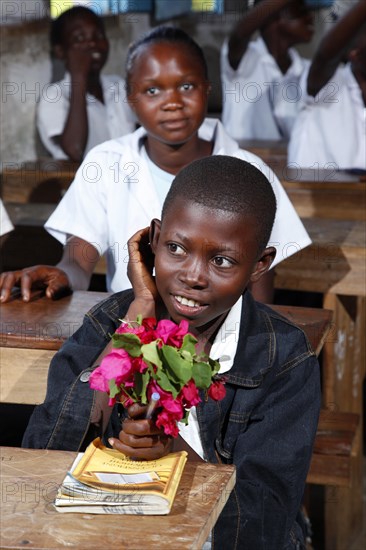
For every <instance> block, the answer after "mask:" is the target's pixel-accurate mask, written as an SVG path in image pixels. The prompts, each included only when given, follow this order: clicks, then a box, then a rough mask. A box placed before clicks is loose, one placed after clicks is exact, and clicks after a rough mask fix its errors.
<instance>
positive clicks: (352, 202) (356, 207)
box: [264, 156, 366, 221]
mask: <svg viewBox="0 0 366 550" xmlns="http://www.w3.org/2000/svg"><path fill="white" fill-rule="evenodd" d="M264 160H266V159H265V158H264ZM267 160H268V162H267V164H269V165H270V166H271V168H272V169H273V170H274V172H275V173H276V175H277V176H278V178H279V180H280V181H281V183H282V185H283V187H284V188H285V190H286V192H287V194H288V196H289V198H290V200H291V202H292V204H293V205H294V207H295V208H296V211H297V213H298V214H299V216H300V217H301V218H310V217H313V218H330V219H339V220H362V221H365V220H366V180H365V179H364V178H361V176H359V175H354V174H350V173H348V172H346V171H344V170H339V171H335V170H330V169H329V170H310V169H304V168H290V167H287V166H284V164H283V162H282V160H281V159H278V158H277V159H276V157H275V156H272V158H268V159H267Z"/></svg>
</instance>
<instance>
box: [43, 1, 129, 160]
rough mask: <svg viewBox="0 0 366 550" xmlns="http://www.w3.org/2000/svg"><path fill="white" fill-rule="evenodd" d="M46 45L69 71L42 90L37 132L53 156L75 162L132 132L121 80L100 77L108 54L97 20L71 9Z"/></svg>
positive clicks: (54, 24)
mask: <svg viewBox="0 0 366 550" xmlns="http://www.w3.org/2000/svg"><path fill="white" fill-rule="evenodd" d="M50 42H51V47H52V53H53V55H54V56H55V57H56V58H58V59H61V60H62V61H63V62H64V63H65V67H66V71H67V72H66V76H65V77H64V79H63V80H61V81H60V82H54V83H52V84H49V85H48V86H47V87H46V88H45V89H44V90H43V93H42V95H41V98H40V102H39V105H38V110H37V128H38V132H39V135H40V138H41V140H42V142H43V144H44V146H45V147H46V149H47V150H48V151H49V152H50V153H51V155H52V156H53V157H54V158H57V159H65V158H70V159H71V160H74V161H77V162H79V161H81V160H82V159H83V158H84V156H85V155H86V153H87V152H88V151H90V149H92V147H95V145H98V144H99V143H102V142H103V141H106V140H109V139H111V138H115V137H120V136H122V135H124V134H128V133H129V132H132V131H133V130H134V129H135V127H136V125H135V119H134V116H133V113H132V111H131V109H130V108H129V106H128V103H127V100H126V91H125V83H124V80H123V79H122V78H120V77H119V76H116V75H108V76H106V75H102V74H101V70H102V69H103V67H104V65H105V63H106V61H107V57H108V51H109V43H108V39H107V37H106V35H105V30H104V24H103V19H102V18H101V17H99V16H98V15H97V14H96V13H94V12H93V11H92V10H90V9H88V8H86V7H83V6H76V7H74V8H71V9H70V10H67V11H65V12H63V13H62V14H61V15H60V16H59V17H58V18H57V19H55V20H54V21H53V22H52V27H51V33H50Z"/></svg>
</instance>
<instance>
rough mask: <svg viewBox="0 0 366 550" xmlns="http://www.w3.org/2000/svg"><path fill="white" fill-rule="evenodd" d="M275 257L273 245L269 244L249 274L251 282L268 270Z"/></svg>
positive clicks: (257, 279) (254, 281)
mask: <svg viewBox="0 0 366 550" xmlns="http://www.w3.org/2000/svg"><path fill="white" fill-rule="evenodd" d="M275 257H276V249H275V248H274V247H273V246H269V247H268V248H266V249H265V250H264V252H263V253H262V255H261V257H260V258H259V260H258V261H257V262H256V264H255V266H254V270H253V271H252V274H251V276H250V282H251V283H256V282H257V281H259V279H260V278H261V277H262V276H263V275H264V274H265V273H267V271H269V269H270V267H271V265H272V263H273V260H274V259H275Z"/></svg>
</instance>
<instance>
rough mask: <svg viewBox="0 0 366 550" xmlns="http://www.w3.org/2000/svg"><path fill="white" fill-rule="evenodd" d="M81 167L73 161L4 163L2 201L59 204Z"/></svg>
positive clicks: (46, 160)
mask: <svg viewBox="0 0 366 550" xmlns="http://www.w3.org/2000/svg"><path fill="white" fill-rule="evenodd" d="M78 167H79V164H78V163H76V162H73V161H71V160H56V159H52V158H41V159H38V160H35V161H27V162H24V163H20V164H19V163H4V164H3V166H2V174H1V191H2V199H3V201H4V202H5V203H6V202H19V203H26V202H41V203H42V202H47V203H57V202H59V200H60V199H61V197H62V195H63V193H64V192H65V191H66V190H67V189H68V187H69V186H70V183H71V182H72V180H73V179H74V176H75V172H76V170H77V169H78Z"/></svg>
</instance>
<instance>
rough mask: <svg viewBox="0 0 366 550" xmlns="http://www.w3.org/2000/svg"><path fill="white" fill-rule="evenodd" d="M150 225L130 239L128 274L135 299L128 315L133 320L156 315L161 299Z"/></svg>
mask: <svg viewBox="0 0 366 550" xmlns="http://www.w3.org/2000/svg"><path fill="white" fill-rule="evenodd" d="M149 231H150V228H149V227H145V228H144V229H140V230H139V231H137V233H135V234H134V235H133V236H132V237H131V238H130V239H129V241H128V243H127V246H128V255H129V259H128V266H127V275H128V278H129V280H130V282H131V285H132V288H133V291H134V294H135V299H134V301H133V302H132V304H131V305H130V307H129V310H128V312H127V317H128V319H130V320H131V321H132V320H134V319H136V317H137V315H142V316H143V317H155V316H156V305H157V302H158V300H159V295H158V291H157V288H156V285H155V280H154V277H153V275H152V273H153V269H154V255H153V253H152V251H151V248H150V243H149Z"/></svg>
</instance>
